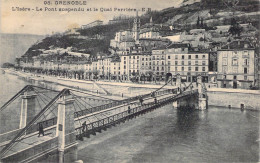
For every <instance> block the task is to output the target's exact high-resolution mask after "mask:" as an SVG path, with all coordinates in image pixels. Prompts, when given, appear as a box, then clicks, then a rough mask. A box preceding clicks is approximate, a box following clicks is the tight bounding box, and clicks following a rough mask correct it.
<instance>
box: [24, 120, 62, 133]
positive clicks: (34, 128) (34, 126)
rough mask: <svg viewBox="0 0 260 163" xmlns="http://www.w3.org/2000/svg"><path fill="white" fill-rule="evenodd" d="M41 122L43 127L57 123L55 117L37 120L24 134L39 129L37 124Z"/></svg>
mask: <svg viewBox="0 0 260 163" xmlns="http://www.w3.org/2000/svg"><path fill="white" fill-rule="evenodd" d="M40 124H42V126H43V128H47V127H51V126H54V125H56V124H57V117H54V118H51V119H48V120H45V121H42V122H38V123H37V124H34V125H32V126H31V127H30V128H29V129H28V130H27V131H26V134H31V133H34V132H37V131H39V125H40Z"/></svg>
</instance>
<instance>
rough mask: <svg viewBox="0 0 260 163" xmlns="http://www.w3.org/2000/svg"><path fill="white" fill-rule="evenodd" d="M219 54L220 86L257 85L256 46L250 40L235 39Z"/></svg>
mask: <svg viewBox="0 0 260 163" xmlns="http://www.w3.org/2000/svg"><path fill="white" fill-rule="evenodd" d="M217 55H218V76H217V81H218V86H219V87H221V88H243V89H248V88H250V87H252V86H254V85H255V48H254V47H253V46H252V45H251V44H250V43H249V42H248V41H240V40H236V41H233V42H231V43H229V44H227V45H225V46H223V47H222V48H221V49H220V50H218V52H217Z"/></svg>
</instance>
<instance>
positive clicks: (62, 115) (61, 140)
mask: <svg viewBox="0 0 260 163" xmlns="http://www.w3.org/2000/svg"><path fill="white" fill-rule="evenodd" d="M73 103H74V99H72V98H71V97H70V91H69V90H66V91H65V93H64V94H63V96H61V97H60V99H59V101H58V119H57V127H56V136H57V137H58V160H59V163H63V162H73V161H76V160H77V142H76V136H75V127H74V111H75V109H74V106H73ZM65 151H66V152H65ZM65 153H66V154H65Z"/></svg>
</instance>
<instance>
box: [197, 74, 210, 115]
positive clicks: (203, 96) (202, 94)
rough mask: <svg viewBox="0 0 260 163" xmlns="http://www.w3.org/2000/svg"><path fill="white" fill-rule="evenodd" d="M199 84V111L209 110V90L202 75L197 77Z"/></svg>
mask: <svg viewBox="0 0 260 163" xmlns="http://www.w3.org/2000/svg"><path fill="white" fill-rule="evenodd" d="M197 83H198V93H199V99H198V100H199V101H198V102H199V103H198V109H199V110H205V109H208V96H207V88H206V87H205V85H204V83H203V82H202V76H201V75H198V76H197Z"/></svg>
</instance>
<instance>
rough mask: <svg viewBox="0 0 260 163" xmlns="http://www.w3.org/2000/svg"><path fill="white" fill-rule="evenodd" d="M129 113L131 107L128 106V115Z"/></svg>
mask: <svg viewBox="0 0 260 163" xmlns="http://www.w3.org/2000/svg"><path fill="white" fill-rule="evenodd" d="M130 113H131V107H130V106H128V114H130Z"/></svg>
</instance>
